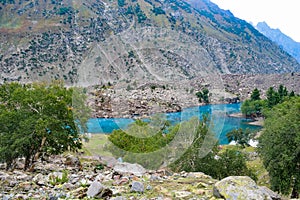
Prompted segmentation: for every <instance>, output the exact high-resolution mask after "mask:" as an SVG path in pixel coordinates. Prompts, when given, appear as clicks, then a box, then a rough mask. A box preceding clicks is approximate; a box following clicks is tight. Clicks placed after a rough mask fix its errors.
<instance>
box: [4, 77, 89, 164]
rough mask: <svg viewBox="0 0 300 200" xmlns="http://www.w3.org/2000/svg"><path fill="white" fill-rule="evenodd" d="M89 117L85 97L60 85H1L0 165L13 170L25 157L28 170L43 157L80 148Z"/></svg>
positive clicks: (54, 83) (57, 83)
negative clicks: (81, 132) (2, 164)
mask: <svg viewBox="0 0 300 200" xmlns="http://www.w3.org/2000/svg"><path fill="white" fill-rule="evenodd" d="M74 100H75V101H76V105H78V108H80V110H79V109H78V108H74V107H73V101H74ZM79 105H81V106H79ZM88 115H89V109H88V108H87V107H86V106H85V96H84V95H83V94H82V93H78V94H77V93H76V94H75V93H74V89H72V88H69V89H67V88H65V87H64V86H63V84H62V83H61V82H53V83H51V84H49V85H47V84H45V83H33V84H26V85H22V84H20V83H5V84H3V85H1V86H0V124H1V126H0V162H5V163H6V164H7V168H10V167H13V164H14V162H15V161H16V159H17V158H23V157H24V158H25V169H27V168H28V167H29V166H31V165H32V164H33V163H34V162H35V161H36V160H37V159H38V158H39V157H40V156H47V155H52V154H59V153H62V152H64V151H66V150H71V151H75V150H77V149H78V148H81V145H82V143H81V140H82V134H80V131H79V130H85V129H86V125H85V122H86V120H87V119H88ZM79 127H80V129H79Z"/></svg>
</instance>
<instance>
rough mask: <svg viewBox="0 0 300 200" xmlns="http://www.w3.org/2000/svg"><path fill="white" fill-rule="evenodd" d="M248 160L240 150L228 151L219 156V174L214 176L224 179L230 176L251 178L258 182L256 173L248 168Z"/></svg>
mask: <svg viewBox="0 0 300 200" xmlns="http://www.w3.org/2000/svg"><path fill="white" fill-rule="evenodd" d="M246 161H247V158H246V156H245V155H244V154H243V153H242V152H241V151H240V150H239V149H237V148H236V149H226V150H225V151H224V152H221V153H219V154H218V159H217V164H218V166H219V167H218V170H216V171H217V174H216V175H215V176H214V177H216V178H218V179H222V178H225V177H228V176H250V177H251V178H252V179H253V180H257V177H256V175H255V173H254V172H253V171H252V170H251V169H249V168H248V167H247V164H246Z"/></svg>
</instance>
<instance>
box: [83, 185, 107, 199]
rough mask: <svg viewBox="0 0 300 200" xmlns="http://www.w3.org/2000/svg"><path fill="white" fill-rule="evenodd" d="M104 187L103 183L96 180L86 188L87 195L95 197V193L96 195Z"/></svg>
mask: <svg viewBox="0 0 300 200" xmlns="http://www.w3.org/2000/svg"><path fill="white" fill-rule="evenodd" d="M103 189H104V187H103V185H102V184H101V183H100V182H98V181H94V182H93V183H92V184H91V185H90V186H89V188H88V191H87V193H86V194H87V196H88V197H95V196H96V195H98V194H99V193H100V192H102V190H103Z"/></svg>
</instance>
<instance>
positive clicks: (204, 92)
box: [202, 88, 209, 103]
mask: <svg viewBox="0 0 300 200" xmlns="http://www.w3.org/2000/svg"><path fill="white" fill-rule="evenodd" d="M202 94H203V96H202V98H203V101H204V103H209V98H208V95H209V90H208V89H207V88H204V89H203V90H202Z"/></svg>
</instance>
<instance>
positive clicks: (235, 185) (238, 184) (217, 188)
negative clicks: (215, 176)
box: [213, 176, 273, 200]
mask: <svg viewBox="0 0 300 200" xmlns="http://www.w3.org/2000/svg"><path fill="white" fill-rule="evenodd" d="M213 192H214V195H215V196H216V197H218V198H224V199H228V200H272V199H273V198H272V196H271V195H270V191H265V190H263V189H261V188H260V187H258V186H257V185H256V183H255V182H254V181H253V180H252V179H251V178H250V177H248V176H229V177H227V178H224V179H222V180H221V181H219V182H217V183H216V184H215V185H214V188H213Z"/></svg>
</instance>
